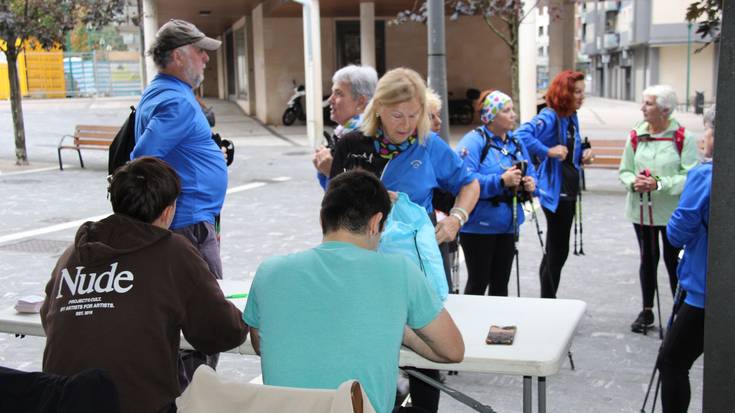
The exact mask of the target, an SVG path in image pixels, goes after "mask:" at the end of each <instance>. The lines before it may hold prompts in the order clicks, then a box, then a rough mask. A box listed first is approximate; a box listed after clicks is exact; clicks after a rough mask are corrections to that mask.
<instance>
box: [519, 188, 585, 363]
mask: <svg viewBox="0 0 735 413" xmlns="http://www.w3.org/2000/svg"><path fill="white" fill-rule="evenodd" d="M529 202H530V203H531V219H533V222H535V223H536V235H538V242H539V244H541V255H542V257H543V258H544V259H545V258H546V247H544V238H543V236H542V235H543V234H544V232H543V231H541V225H540V224H539V223H538V215H537V214H536V207H535V206H534V205H533V197H531V199H530V200H529ZM549 282H550V283H551V286H552V288H553V289H554V291H556V286H555V285H554V280H553V278H549ZM567 356H568V357H569V366H570V367H571V368H572V370H574V358H573V357H572V350H569V351H567Z"/></svg>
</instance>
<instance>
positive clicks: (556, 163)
mask: <svg viewBox="0 0 735 413" xmlns="http://www.w3.org/2000/svg"><path fill="white" fill-rule="evenodd" d="M569 122H572V124H573V125H574V154H573V155H572V156H573V158H572V161H573V162H574V166H575V167H576V168H577V169H579V165H580V163H581V161H582V139H581V138H580V136H579V120H577V114H576V113H574V114H572V115H570V116H566V117H563V118H560V117H559V116H558V115H557V114H556V112H554V110H553V109H551V108H544V109H543V110H542V111H541V113H539V114H538V115H536V116H535V117H534V118H533V119H531V120H530V121H528V122H526V123H524V124H523V125H521V126H520V127H519V128H518V129H516V131H515V135H516V137H517V138H518V139H520V140H521V141H522V142H523V144H524V145H526V148H528V153H529V154H530V155H531V156H532V157H534V158H536V159H538V160H539V161H540V162H541V164H540V165H539V168H538V171H537V172H538V189H539V201H540V202H541V205H542V206H543V207H544V208H546V209H548V210H550V211H552V212H556V207H557V206H558V205H559V193H560V192H561V180H562V172H561V162H562V161H560V160H558V159H554V158H549V157H548V156H547V153H548V152H549V148H551V147H553V146H556V145H565V144H566V142H565V140H566V131H567V128H568V127H569Z"/></svg>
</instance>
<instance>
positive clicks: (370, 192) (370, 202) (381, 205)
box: [319, 169, 391, 234]
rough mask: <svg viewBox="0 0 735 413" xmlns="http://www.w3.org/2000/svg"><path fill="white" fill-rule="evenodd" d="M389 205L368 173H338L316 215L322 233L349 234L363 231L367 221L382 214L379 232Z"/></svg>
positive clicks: (386, 194)
mask: <svg viewBox="0 0 735 413" xmlns="http://www.w3.org/2000/svg"><path fill="white" fill-rule="evenodd" d="M390 208H391V201H390V197H389V196H388V191H386V190H385V187H384V186H383V183H382V182H380V180H379V179H378V178H377V177H376V176H375V175H373V174H372V173H369V172H366V171H364V170H359V169H356V170H352V171H348V172H345V173H342V174H340V175H338V176H337V177H335V178H334V179H332V180H331V181H330V182H329V187H328V188H327V193H326V194H324V198H323V199H322V209H321V211H320V213H319V215H320V217H321V221H322V233H324V234H326V233H327V232H332V231H337V230H340V229H345V230H347V231H350V232H353V233H363V232H365V231H367V224H368V221H369V220H370V218H372V217H373V215H375V214H377V213H378V212H382V213H383V219H382V220H381V221H380V230H381V231H382V230H383V224H384V223H385V220H386V218H387V217H388V213H389V212H390Z"/></svg>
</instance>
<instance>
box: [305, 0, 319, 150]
mask: <svg viewBox="0 0 735 413" xmlns="http://www.w3.org/2000/svg"><path fill="white" fill-rule="evenodd" d="M301 3H302V4H303V7H302V9H303V21H304V74H305V75H306V76H305V77H306V132H307V134H308V137H309V145H310V146H311V147H314V148H316V147H317V145H318V142H319V141H320V140H321V137H322V131H323V130H324V119H323V118H322V46H321V42H322V41H321V37H322V36H321V19H320V13H319V0H303V2H301Z"/></svg>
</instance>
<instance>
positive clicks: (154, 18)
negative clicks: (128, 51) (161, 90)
mask: <svg viewBox="0 0 735 413" xmlns="http://www.w3.org/2000/svg"><path fill="white" fill-rule="evenodd" d="M157 31H158V14H157V11H156V0H143V33H144V34H143V37H144V38H145V47H144V49H145V50H144V53H145V71H146V80H147V81H148V83H150V82H151V80H153V78H154V77H155V76H156V74H158V69H157V68H156V64H155V63H153V58H151V57H150V56H149V55H148V50H149V49H150V48H151V45H153V41H154V40H156V32H157Z"/></svg>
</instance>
